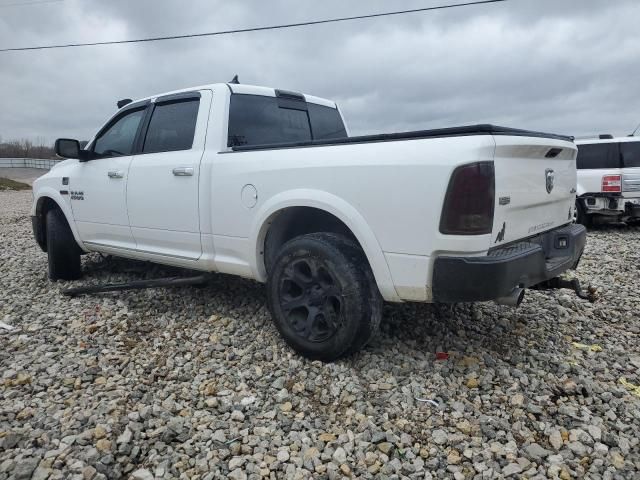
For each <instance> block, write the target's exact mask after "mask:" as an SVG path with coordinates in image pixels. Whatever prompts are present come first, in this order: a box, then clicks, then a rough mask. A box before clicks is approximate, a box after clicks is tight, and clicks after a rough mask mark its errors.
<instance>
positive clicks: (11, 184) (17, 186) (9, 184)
mask: <svg viewBox="0 0 640 480" xmlns="http://www.w3.org/2000/svg"><path fill="white" fill-rule="evenodd" d="M0 190H31V186H30V185H27V184H26V183H22V182H16V181H15V180H10V179H8V178H2V177H0Z"/></svg>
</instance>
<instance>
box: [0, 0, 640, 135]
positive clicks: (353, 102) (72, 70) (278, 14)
mask: <svg viewBox="0 0 640 480" xmlns="http://www.w3.org/2000/svg"><path fill="white" fill-rule="evenodd" d="M440 3H444V2H437V1H435V0H429V1H424V0H423V1H419V0H412V1H404V2H402V4H401V6H399V3H398V2H393V4H390V2H383V1H382V0H374V1H369V2H366V4H365V3H363V2H341V1H338V0H325V1H323V2H313V3H311V2H299V1H294V0H278V1H270V2H259V1H257V0H255V1H251V0H246V1H243V2H222V1H212V0H192V1H190V2H181V1H179V0H162V1H154V0H138V1H125V0H66V1H65V2H61V3H53V4H43V5H37V6H36V5H32V6H23V7H5V8H2V7H1V5H2V3H1V2H0V46H2V47H13V46H28V45H37V44H50V43H58V42H75V41H95V40H111V39H125V38H139V37H146V36H156V35H170V34H182V33H188V32H202V31H212V30H222V29H230V28H241V27H248V26H259V25H267V24H276V23H286V22H295V21H304V20H308V19H316V18H327V17H334V16H343V15H354V14H360V13H368V12H375V11H385V10H390V9H397V8H403V9H404V8H419V7H423V6H428V5H437V4H440ZM638 18H640V4H639V3H638V2H637V1H635V0H628V1H627V0H617V1H615V2H611V1H605V0H573V1H572V0H511V1H509V2H506V3H504V4H496V5H490V6H478V7H469V8H461V9H452V10H447V11H441V12H433V13H425V14H420V13H418V14H412V15H406V16H397V17H385V18H381V19H375V20H366V21H355V22H348V23H341V24H332V25H323V26H316V27H308V28H295V29H290V30H276V31H269V32H257V33H246V34H238V35H229V36H225V37H211V38H202V39H192V40H178V41H168V42H156V43H146V44H134V45H118V46H105V47H86V48H78V49H67V50H44V51H37V52H24V53H0V136H2V138H3V139H5V140H6V139H12V138H23V137H26V138H36V137H41V138H45V139H47V141H52V140H53V139H55V138H56V137H59V136H72V137H78V138H88V137H89V136H91V135H92V133H93V132H95V130H97V128H98V127H99V126H100V125H101V124H102V123H103V122H104V121H105V120H106V119H107V117H109V116H110V115H111V114H112V113H113V111H114V110H115V102H116V100H117V99H119V98H123V97H131V98H136V97H142V96H147V95H151V94H154V93H160V92H163V91H167V90H172V89H176V88H183V87H188V86H191V85H199V84H204V83H213V82H219V81H227V80H229V79H230V78H231V77H232V76H233V75H234V74H235V73H238V74H239V75H240V79H241V81H242V82H245V83H253V84H259V85H270V86H276V87H280V88H287V89H291V90H298V91H302V92H305V93H310V94H314V95H318V96H323V97H328V98H332V99H334V100H336V101H337V102H338V103H339V104H340V105H341V108H342V110H343V113H344V114H345V116H346V118H347V121H348V122H349V124H350V127H351V131H352V133H356V134H357V133H373V132H384V131H398V130H411V129H419V128H436V127H444V126H452V125H458V124H469V123H480V122H482V123H498V124H504V125H507V126H514V127H521V128H534V129H538V130H546V131H554V132H558V133H567V134H575V135H584V134H590V133H598V132H612V133H619V134H625V133H629V132H630V131H631V130H632V129H633V128H634V127H635V125H636V124H637V123H638V122H640V109H638V97H637V95H636V88H634V87H636V85H635V81H636V79H637V78H639V77H640V62H639V61H638V60H639V53H638V36H639V34H638V29H637V19H638Z"/></svg>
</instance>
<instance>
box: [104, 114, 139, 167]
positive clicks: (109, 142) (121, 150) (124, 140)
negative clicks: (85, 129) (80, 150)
mask: <svg viewBox="0 0 640 480" xmlns="http://www.w3.org/2000/svg"><path fill="white" fill-rule="evenodd" d="M144 112H145V109H144V108H143V109H141V110H134V111H132V112H129V113H126V114H124V115H123V116H122V117H120V118H118V119H117V120H116V121H115V123H113V124H112V125H111V126H110V127H108V128H107V129H106V130H105V131H104V132H102V133H101V134H100V136H99V137H98V138H97V139H96V141H95V142H94V146H93V151H94V153H97V154H98V155H105V156H118V155H131V152H132V151H133V141H134V140H135V138H136V133H138V127H139V126H140V122H141V121H142V118H143V117H144Z"/></svg>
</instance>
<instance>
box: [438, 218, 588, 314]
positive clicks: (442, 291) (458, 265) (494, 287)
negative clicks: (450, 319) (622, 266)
mask: <svg viewBox="0 0 640 480" xmlns="http://www.w3.org/2000/svg"><path fill="white" fill-rule="evenodd" d="M585 243H586V229H585V228H584V227H583V226H582V225H567V226H565V227H561V228H558V229H555V230H551V231H549V232H545V233H543V234H541V235H538V236H536V237H533V238H530V239H527V240H526V241H523V242H518V243H515V244H511V245H507V246H504V247H500V248H498V249H495V250H491V251H490V252H489V253H488V254H487V256H485V257H440V258H437V259H436V260H435V264H434V270H433V299H434V301H436V302H443V303H456V302H481V301H487V300H495V299H497V298H502V297H506V296H508V295H509V294H510V293H511V292H513V290H514V288H527V287H531V286H534V285H537V284H539V283H542V282H545V281H547V280H549V279H551V278H555V277H557V276H558V275H560V274H562V273H563V272H565V271H566V270H568V269H571V268H575V267H576V266H577V264H578V262H579V261H580V257H581V255H582V252H583V250H584V246H585Z"/></svg>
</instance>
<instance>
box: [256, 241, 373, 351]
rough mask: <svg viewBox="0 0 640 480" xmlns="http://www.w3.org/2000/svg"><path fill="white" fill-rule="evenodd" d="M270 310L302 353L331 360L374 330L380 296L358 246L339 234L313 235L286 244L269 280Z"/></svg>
mask: <svg viewBox="0 0 640 480" xmlns="http://www.w3.org/2000/svg"><path fill="white" fill-rule="evenodd" d="M267 296H268V303H269V309H270V310H271V314H272V316H273V320H274V322H275V325H276V327H277V328H278V331H279V332H280V334H281V335H282V336H283V337H284V339H285V340H286V342H287V343H288V344H289V345H290V346H291V347H292V348H293V349H294V350H296V351H297V352H298V353H300V354H301V355H303V356H305V357H307V358H310V359H313V360H322V361H333V360H336V359H338V358H340V357H343V356H346V355H349V354H351V353H354V352H356V351H357V350H359V349H360V348H362V347H363V346H364V345H365V344H366V343H367V342H368V341H369V340H370V339H371V338H372V337H373V336H374V334H375V333H376V331H377V330H378V326H379V324H380V319H381V317H382V298H381V296H380V293H379V291H378V287H377V285H376V283H375V280H374V278H373V274H372V273H371V269H370V268H369V264H368V262H367V260H366V258H365V256H364V253H363V252H362V250H361V249H360V248H359V247H358V245H356V244H355V243H354V242H352V241H351V240H349V239H348V238H346V237H344V236H342V235H336V234H332V233H312V234H308V235H302V236H300V237H296V238H294V239H293V240H290V241H288V242H287V243H285V244H284V245H283V246H282V248H281V249H280V251H279V252H278V255H277V256H276V259H275V261H274V264H273V268H272V269H271V271H270V275H269V279H268V281H267Z"/></svg>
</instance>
